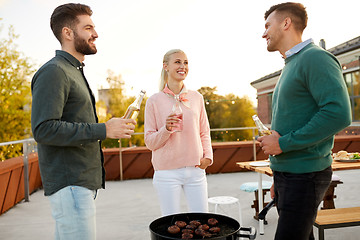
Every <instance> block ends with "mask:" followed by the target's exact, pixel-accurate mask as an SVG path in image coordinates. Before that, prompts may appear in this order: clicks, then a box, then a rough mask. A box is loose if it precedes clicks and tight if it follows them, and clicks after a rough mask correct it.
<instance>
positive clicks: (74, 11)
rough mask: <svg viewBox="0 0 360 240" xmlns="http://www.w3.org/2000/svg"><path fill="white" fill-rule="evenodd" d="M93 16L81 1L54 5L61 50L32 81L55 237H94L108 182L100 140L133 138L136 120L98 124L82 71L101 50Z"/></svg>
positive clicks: (35, 129) (33, 123)
mask: <svg viewBox="0 0 360 240" xmlns="http://www.w3.org/2000/svg"><path fill="white" fill-rule="evenodd" d="M91 15H92V10H91V9H90V7H88V6H86V5H83V4H73V3H69V4H64V5H61V6H58V7H57V8H56V9H55V10H54V12H53V14H52V16H51V19H50V26H51V29H52V31H53V33H54V35H55V37H56V38H57V39H58V40H59V42H60V44H61V50H57V51H56V56H55V57H54V58H52V59H51V60H50V61H48V62H47V63H46V64H44V65H43V66H42V67H41V68H40V69H39V70H38V71H37V72H36V74H35V75H34V77H33V79H32V83H31V90H32V96H33V101H32V113H31V126H32V131H33V134H34V138H35V140H36V141H37V143H38V154H39V166H40V174H41V178H42V183H43V187H44V193H45V196H48V198H49V200H50V204H51V209H52V215H53V218H54V219H55V224H56V226H55V239H57V240H58V239H66V240H69V239H74V240H75V239H76V240H79V239H84V240H85V239H86V240H89V239H96V218H95V212H96V209H95V198H96V194H97V190H98V189H100V188H104V187H105V171H104V166H103V163H104V158H103V154H102V151H101V140H104V139H105V138H107V137H108V138H116V139H119V138H130V137H131V134H132V133H133V132H134V124H136V122H135V121H134V120H132V119H122V118H112V119H110V120H109V121H108V122H106V123H98V118H97V115H96V110H95V98H94V95H93V93H92V91H91V89H90V87H89V84H88V82H87V80H86V78H85V75H84V72H83V68H84V64H83V61H84V59H85V55H90V54H95V53H96V52H97V49H96V45H95V40H96V38H97V37H98V34H97V32H96V31H95V26H94V23H93V22H92V20H91V18H90V17H91ZM128 123H131V124H128Z"/></svg>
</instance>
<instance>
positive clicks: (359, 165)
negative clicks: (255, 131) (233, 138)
mask: <svg viewBox="0 0 360 240" xmlns="http://www.w3.org/2000/svg"><path fill="white" fill-rule="evenodd" d="M264 161H267V160H261V161H260V160H259V161H257V162H264ZM254 162H255V161H250V162H237V163H236V164H237V165H238V166H239V167H240V168H243V169H247V170H250V171H254V172H257V173H258V198H259V199H262V198H263V191H262V184H261V183H262V174H266V175H268V176H270V177H272V176H273V172H272V170H271V168H270V167H268V166H267V167H256V166H251V165H250V164H251V163H254ZM331 167H332V169H333V171H339V170H351V169H360V162H339V161H333V163H332V164H331ZM263 208H264V206H263V202H262V201H260V200H259V211H261V210H260V209H263ZM259 233H260V234H261V235H263V234H264V220H259Z"/></svg>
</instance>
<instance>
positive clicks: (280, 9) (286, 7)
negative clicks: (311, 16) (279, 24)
mask: <svg viewBox="0 0 360 240" xmlns="http://www.w3.org/2000/svg"><path fill="white" fill-rule="evenodd" d="M274 11H276V13H277V14H279V15H280V16H281V18H282V19H285V18H287V17H290V19H291V21H292V22H293V23H294V27H295V29H296V30H298V31H300V32H303V31H304V29H305V28H306V26H307V20H308V16H307V13H306V10H305V7H304V5H302V4H301V3H293V2H286V3H280V4H277V5H274V6H272V7H271V8H270V9H269V10H267V11H266V12H265V16H264V17H265V20H266V19H267V18H268V17H269V15H270V14H271V13H272V12H274Z"/></svg>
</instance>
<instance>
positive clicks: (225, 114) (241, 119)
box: [198, 87, 255, 141]
mask: <svg viewBox="0 0 360 240" xmlns="http://www.w3.org/2000/svg"><path fill="white" fill-rule="evenodd" d="M198 91H199V92H200V93H201V94H202V95H203V97H204V99H205V109H206V112H207V114H208V118H209V123H210V127H211V128H212V129H214V128H233V127H249V126H254V122H253V121H252V118H251V116H252V115H254V114H255V110H254V107H253V105H252V103H251V101H250V100H249V99H248V98H246V97H243V98H240V97H238V96H235V95H234V94H228V95H226V96H221V95H218V94H216V93H215V92H216V91H217V90H216V87H214V88H211V87H202V88H200V89H199V90H198ZM251 137H252V131H251V130H240V131H228V132H227V131H214V132H211V139H212V140H213V141H241V140H250V139H251Z"/></svg>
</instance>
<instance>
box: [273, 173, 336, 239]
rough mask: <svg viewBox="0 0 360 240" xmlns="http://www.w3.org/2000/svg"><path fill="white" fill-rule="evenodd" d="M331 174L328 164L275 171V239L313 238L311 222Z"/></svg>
mask: <svg viewBox="0 0 360 240" xmlns="http://www.w3.org/2000/svg"><path fill="white" fill-rule="evenodd" d="M331 176H332V169H331V167H328V168H326V169H325V170H323V171H319V172H311V173H303V174H293V173H286V172H276V171H274V191H275V203H276V208H277V210H278V214H279V219H278V226H277V229H276V233H275V240H288V239H291V240H308V239H315V238H314V235H313V232H312V230H313V224H314V222H315V219H316V215H317V210H318V206H319V204H320V203H321V201H322V199H323V198H324V195H325V192H326V190H327V189H328V187H329V185H330V183H331Z"/></svg>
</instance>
